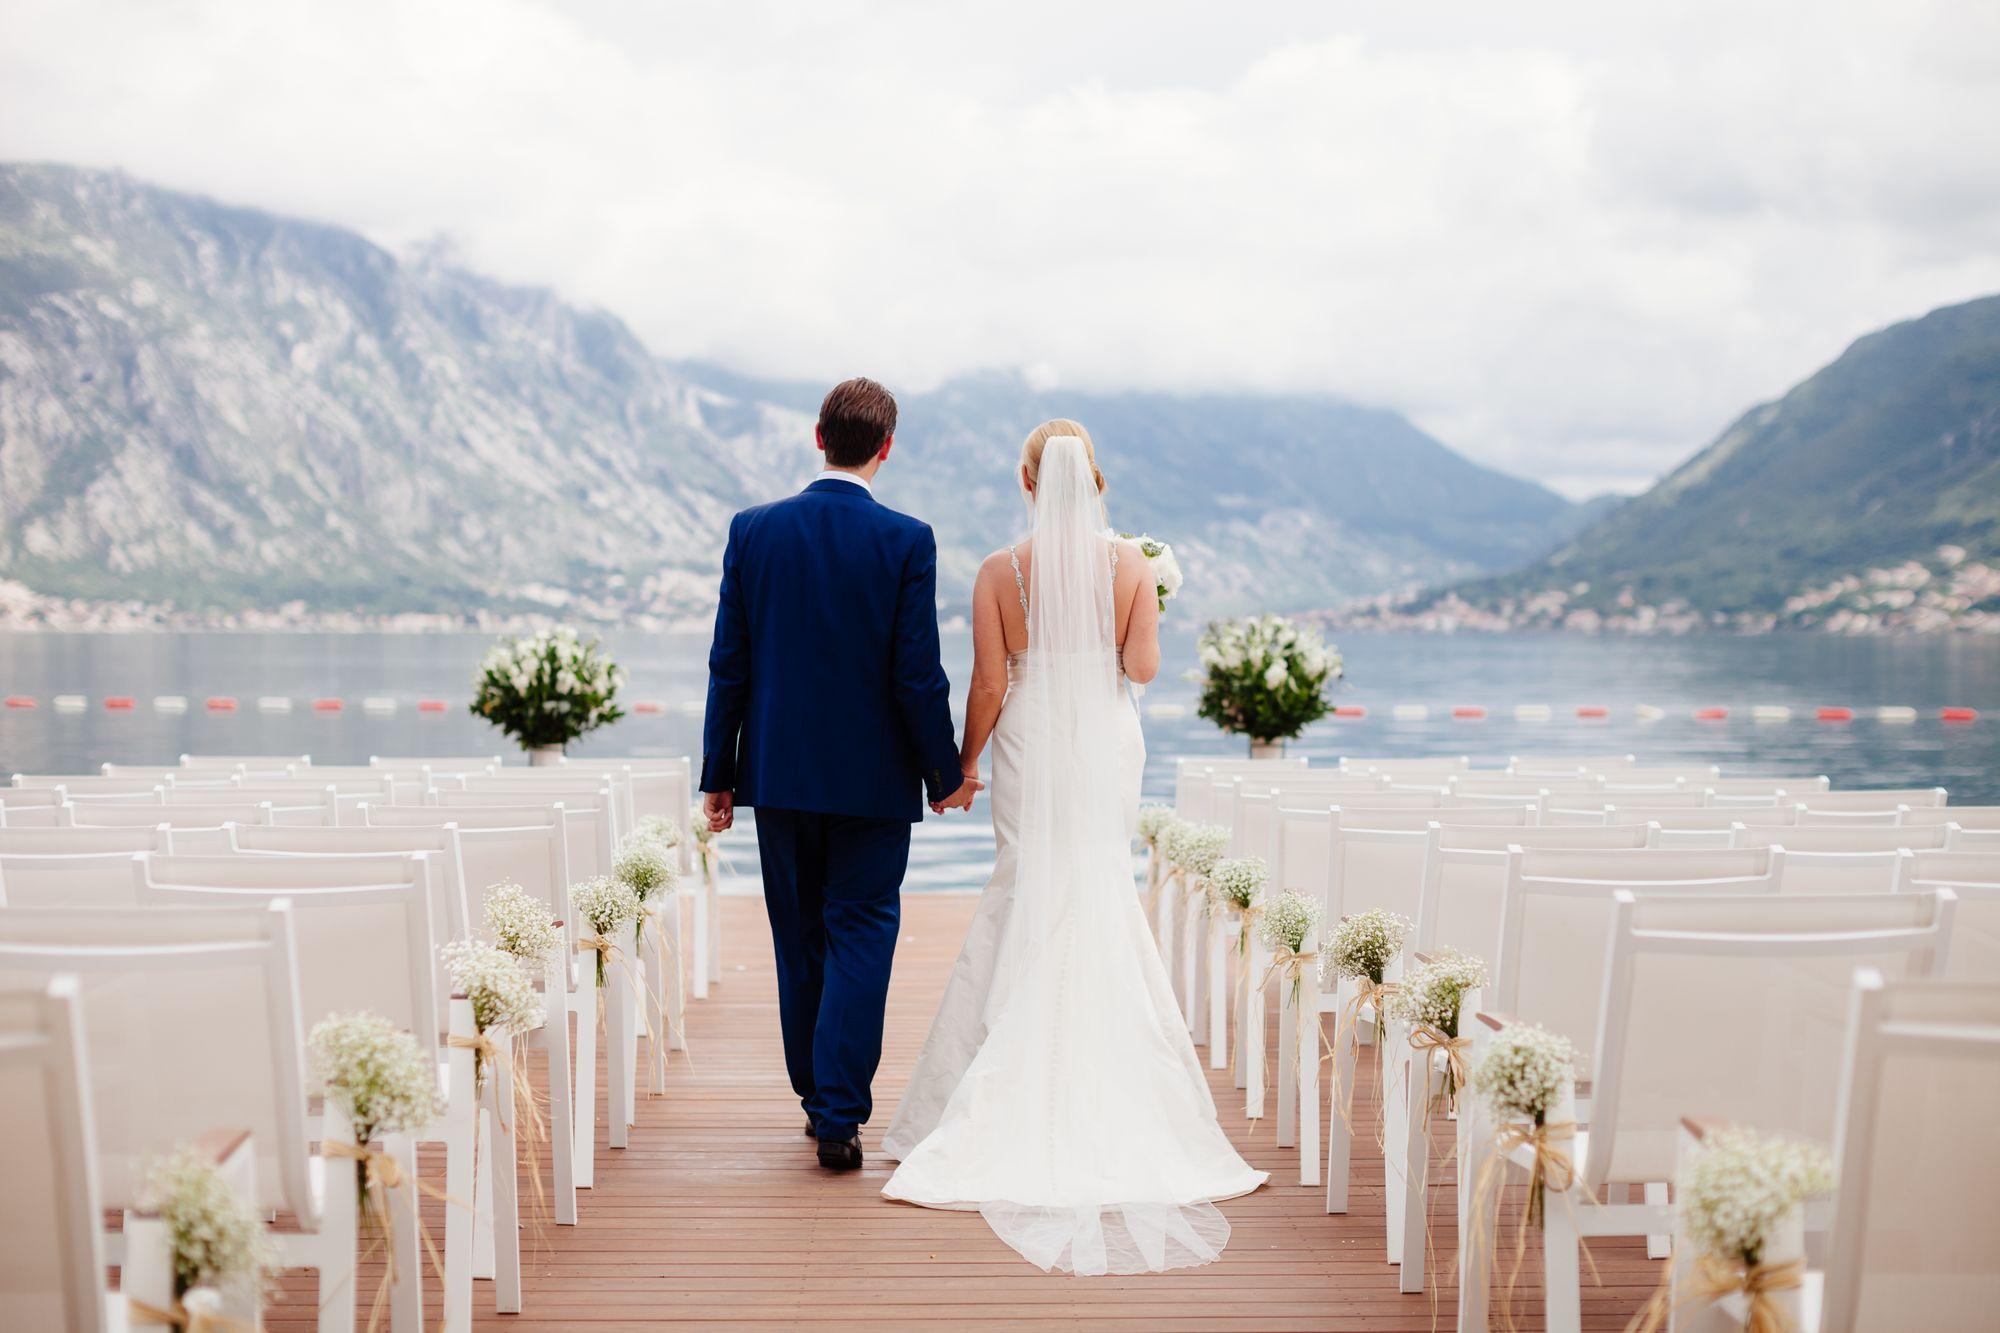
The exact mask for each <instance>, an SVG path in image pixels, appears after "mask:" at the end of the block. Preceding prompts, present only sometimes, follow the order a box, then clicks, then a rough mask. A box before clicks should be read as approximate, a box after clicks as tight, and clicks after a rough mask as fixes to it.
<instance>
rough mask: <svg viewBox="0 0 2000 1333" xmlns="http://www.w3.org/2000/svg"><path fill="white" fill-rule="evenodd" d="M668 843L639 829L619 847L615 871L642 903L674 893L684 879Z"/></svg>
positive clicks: (613, 868) (612, 870)
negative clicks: (644, 833) (649, 836)
mask: <svg viewBox="0 0 2000 1333" xmlns="http://www.w3.org/2000/svg"><path fill="white" fill-rule="evenodd" d="M672 850H673V849H672V847H671V845H670V844H668V843H664V842H659V841H657V840H655V839H653V838H648V837H646V836H644V835H643V834H641V833H635V834H633V835H632V836H631V837H629V838H627V839H626V840H625V842H624V845H623V846H621V847H620V848H619V849H618V856H617V859H616V860H614V861H613V862H612V863H611V873H612V874H613V875H615V876H617V877H618V880H619V882H620V883H623V884H624V885H626V886H627V887H628V888H630V889H631V890H632V892H633V893H634V894H636V895H637V896H638V898H639V901H640V902H642V903H645V902H650V901H651V900H652V899H653V898H655V897H663V896H665V895H666V894H669V893H672V892H673V891H674V888H675V886H676V885H677V884H678V883H679V882H680V877H681V872H680V867H679V865H677V864H676V863H675V860H674V857H673V855H672Z"/></svg>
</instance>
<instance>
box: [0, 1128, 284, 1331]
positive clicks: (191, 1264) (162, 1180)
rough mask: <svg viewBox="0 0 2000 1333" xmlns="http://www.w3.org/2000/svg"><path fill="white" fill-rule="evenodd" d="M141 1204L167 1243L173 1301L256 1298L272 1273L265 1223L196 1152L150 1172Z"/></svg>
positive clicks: (179, 1155)
mask: <svg viewBox="0 0 2000 1333" xmlns="http://www.w3.org/2000/svg"><path fill="white" fill-rule="evenodd" d="M144 1198H145V1201H146V1206H147V1208H148V1209H149V1210H150V1211H152V1212H154V1213H157V1214H158V1215H159V1218H160V1220H161V1221H162V1222H164V1223H165V1224H166V1228H167V1234H168V1236H169V1237H170V1238H171V1244H172V1246H173V1252H174V1259H173V1262H174V1288H175V1291H176V1293H177V1294H178V1295H180V1296H182V1297H185V1296H187V1294H188V1292H189V1291H190V1289H192V1288H195V1287H210V1288H217V1289H222V1290H228V1289H232V1288H248V1289H249V1290H250V1291H251V1292H252V1293H261V1291H262V1289H263V1285H264V1282H265V1279H267V1278H268V1277H269V1276H270V1275H271V1274H272V1273H273V1272H275V1271H276V1269H277V1256H276V1253H275V1251H274V1250H273V1249H272V1246H271V1242H270V1238H269V1237H268V1236H267V1235H266V1234H265V1229H264V1219H263V1218H262V1217H261V1216H259V1215H258V1213H257V1210H256V1208H254V1207H253V1206H252V1205H251V1203H250V1201H249V1200H248V1199H245V1198H244V1197H243V1196H242V1195H240V1194H238V1193H237V1192H236V1191H235V1190H234V1189H232V1188H231V1187H230V1184H229V1181H228V1179H227V1178H226V1177H224V1176H223V1174H222V1172H221V1171H220V1170H219V1169H218V1168H217V1167H216V1165H215V1163H213V1162H211V1161H210V1160H208V1158H207V1157H205V1156H203V1155H202V1154H201V1153H200V1152H198V1151H196V1150H194V1149H192V1148H190V1149H188V1150H186V1151H184V1152H180V1153H177V1154H175V1155H174V1156H173V1157H170V1158H168V1159H167V1160H166V1161H164V1162H160V1163H158V1164H157V1165H155V1166H154V1167H152V1169H151V1170H149V1171H148V1172H147V1173H146V1188H145V1191H144ZM16 1313H17V1314H18V1313H20V1312H19V1311H16Z"/></svg>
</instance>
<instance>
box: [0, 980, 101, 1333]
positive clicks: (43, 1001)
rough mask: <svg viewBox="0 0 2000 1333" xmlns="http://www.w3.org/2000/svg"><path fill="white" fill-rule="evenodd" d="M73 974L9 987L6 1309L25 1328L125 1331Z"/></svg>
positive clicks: (2, 1069)
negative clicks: (110, 1258) (107, 1238)
mask: <svg viewBox="0 0 2000 1333" xmlns="http://www.w3.org/2000/svg"><path fill="white" fill-rule="evenodd" d="M77 990H78V986H77V981H76V978H74V977H55V978H53V979H49V980H47V981H45V982H43V983H42V984H40V985H39V986H31V987H21V988H18V989H6V990H0V1168H4V1169H5V1171H6V1176H7V1188H6V1189H4V1190H0V1235H4V1236H5V1237H6V1246H5V1251H6V1253H5V1258H4V1259H0V1308H3V1309H5V1311H6V1312H7V1319H8V1321H9V1323H10V1324H12V1325H13V1326H15V1327H18V1328H22V1329H69V1330H77V1331H79V1333H111V1331H112V1330H123V1329H124V1328H125V1327H127V1323H128V1319H127V1314H126V1311H125V1309H124V1304H125V1298H124V1295H123V1294H122V1293H116V1292H107V1291H106V1290H105V1286H104V1277H105V1262H104V1244H103V1239H102V1229H101V1223H100V1220H99V1219H100V1218H101V1217H102V1209H101V1207H100V1206H99V1204H98V1189H97V1162H96V1160H95V1153H96V1150H97V1149H96V1135H95V1133H94V1132H93V1131H92V1129H91V1123H90V1089H89V1080H90V1072H89V1069H88V1066H87V1064H86V1056H85V1054H84V1040H83V1016H82V1014H81V1012H80V1009H79V1005H78V1003H77Z"/></svg>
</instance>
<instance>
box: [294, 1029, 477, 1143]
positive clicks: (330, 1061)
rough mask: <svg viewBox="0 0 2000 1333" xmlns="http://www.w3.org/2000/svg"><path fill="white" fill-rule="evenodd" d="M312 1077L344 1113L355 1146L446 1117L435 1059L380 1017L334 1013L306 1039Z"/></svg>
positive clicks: (410, 1037) (408, 1131)
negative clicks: (313, 1075) (350, 1126)
mask: <svg viewBox="0 0 2000 1333" xmlns="http://www.w3.org/2000/svg"><path fill="white" fill-rule="evenodd" d="M308 1045H309V1046H310V1048H311V1053H312V1068H313V1073H314V1074H315V1075H316V1076H318V1078H319V1080H320V1081H321V1082H322V1083H324V1084H325V1085H326V1095H327V1098H328V1100H330V1101H332V1102H333V1103H334V1104H335V1105H337V1106H339V1107H340V1109H341V1110H342V1111H343V1112H345V1113H346V1115H347V1121H348V1123H349V1124H350V1125H352V1126H353V1127H354V1141H355V1143H356V1144H366V1143H367V1142H369V1141H370V1140H371V1139H374V1138H377V1137H378V1136H380V1135H383V1134H408V1133H413V1132H415V1131H417V1130H420V1129H422V1128H423V1127H424V1126H425V1125H428V1124H430V1123H431V1122H432V1121H434V1120H436V1119H437V1118H438V1117H439V1116H441V1115H443V1114H444V1097H443V1096H442V1094H440V1093H439V1091H438V1078H437V1060H436V1058H435V1057H434V1056H432V1055H430V1054H428V1053H426V1052H425V1050H424V1048H423V1047H422V1045H420V1044H419V1043H418V1041H417V1039H416V1038H415V1037H413V1036H411V1035H410V1034H409V1033H407V1032H405V1031H403V1030H402V1029H400V1028H398V1027H396V1026H395V1025H394V1024H393V1023H391V1022H390V1021H389V1020H388V1019H386V1018H383V1017H382V1016H381V1015H379V1014H334V1015H333V1016H331V1017H329V1018H324V1019H321V1020H320V1021H319V1023H317V1024H316V1025H315V1026H314V1027H313V1030H312V1036H311V1038H310V1039H309V1040H308Z"/></svg>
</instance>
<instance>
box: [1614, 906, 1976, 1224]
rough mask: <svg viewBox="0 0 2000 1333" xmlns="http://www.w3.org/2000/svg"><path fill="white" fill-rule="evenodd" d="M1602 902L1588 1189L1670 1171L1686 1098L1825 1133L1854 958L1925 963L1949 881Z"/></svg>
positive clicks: (1896, 970)
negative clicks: (1884, 888) (1907, 890)
mask: <svg viewBox="0 0 2000 1333" xmlns="http://www.w3.org/2000/svg"><path fill="white" fill-rule="evenodd" d="M1613 898H1614V902H1613V919H1612V926H1611V934H1610V948H1609V950H1608V953H1609V957H1608V960H1607V961H1606V962H1605V964H1604V978H1605V979H1604V988H1603V992H1602V1005H1601V1012H1600V1015H1599V1020H1598V1023H1597V1025H1596V1026H1597V1029H1598V1030H1597V1032H1596V1033H1595V1034H1594V1038H1595V1040H1594V1049H1595V1051H1596V1055H1595V1057H1594V1058H1593V1060H1592V1061H1591V1071H1592V1077H1593V1079H1594V1081H1595V1086H1594V1088H1593V1090H1592V1102H1591V1110H1590V1143H1589V1148H1588V1152H1587V1153H1586V1155H1585V1160H1584V1163H1583V1177H1584V1180H1585V1181H1586V1182H1588V1183H1589V1184H1591V1185H1592V1186H1595V1185H1599V1184H1602V1183H1604V1182H1605V1181H1609V1180H1617V1181H1648V1180H1667V1179H1671V1178H1672V1176H1673V1173H1674V1159H1675V1151H1676V1145H1677V1142H1678V1140H1679V1135H1680V1121H1681V1117H1682V1116H1683V1115H1685V1114H1687V1112H1688V1108H1689V1107H1701V1108H1704V1109H1703V1111H1702V1114H1705V1115H1713V1116H1716V1117H1718V1118H1720V1119H1722V1120H1725V1121H1727V1122H1729V1123H1732V1124H1739V1125H1754V1126H1756V1127H1757V1128H1758V1129H1759V1130H1761V1131H1763V1132H1765V1133H1769V1134H1784V1135H1790V1136H1794V1137H1799V1138H1804V1139H1808V1140H1811V1141H1813V1142H1816V1143H1827V1142H1830V1141H1831V1140H1832V1137H1833V1119H1834V1109H1835V1105H1836V1102H1837V1091H1836V1090H1837V1088H1838V1087H1839V1082H1840V1068H1841V1052H1842V1049H1843V1047H1844V1045H1845V1041H1846V1028H1847V1016H1848V988H1849V985H1850V984H1851V979H1852V977H1853V975H1854V969H1855V968H1857V967H1873V968H1877V969H1880V970H1881V971H1883V972H1884V973H1886V974H1889V975H1894V976H1899V977H1918V976H1928V975H1931V974H1933V973H1934V972H1935V971H1936V970H1937V968H1938V967H1939V966H1940V965H1941V964H1942V962H1943V959H1944V955H1945V952H1946V950H1947V949H1948V947H1949V943H1950V935H1951V916H1952V906H1953V899H1952V894H1951V891H1950V890H1948V889H1945V890H1938V891H1936V892H1932V893H1914V894H1893V893H1883V894H1839V895H1828V896H1823V897H1792V896H1788V895H1756V896H1748V897H1687V896H1681V897H1644V896H1640V895H1638V894H1635V893H1633V892H1632V891H1631V890H1627V889H1621V890H1618V891H1617V892H1616V893H1615V894H1614V895H1613Z"/></svg>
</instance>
